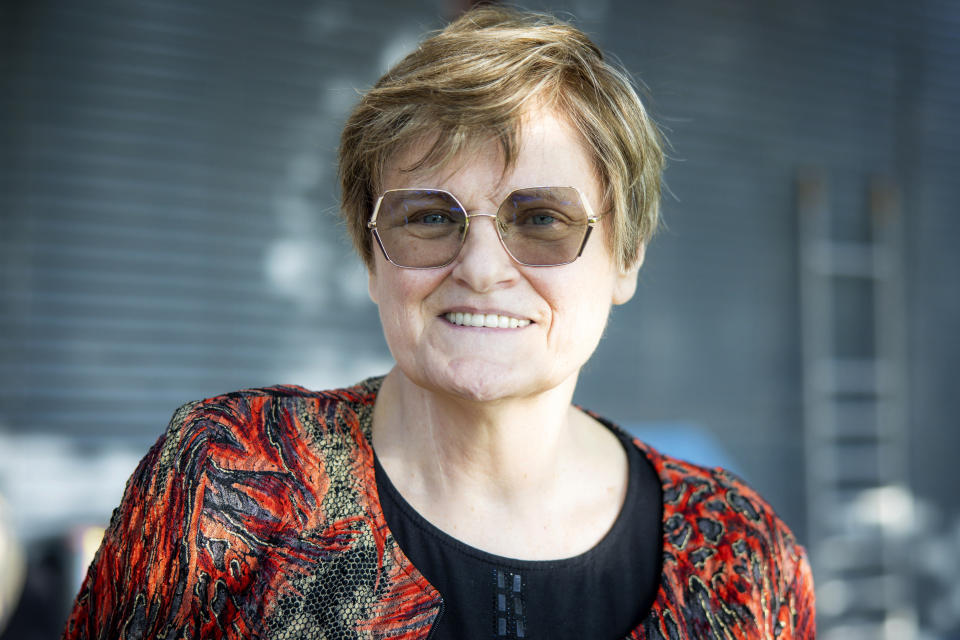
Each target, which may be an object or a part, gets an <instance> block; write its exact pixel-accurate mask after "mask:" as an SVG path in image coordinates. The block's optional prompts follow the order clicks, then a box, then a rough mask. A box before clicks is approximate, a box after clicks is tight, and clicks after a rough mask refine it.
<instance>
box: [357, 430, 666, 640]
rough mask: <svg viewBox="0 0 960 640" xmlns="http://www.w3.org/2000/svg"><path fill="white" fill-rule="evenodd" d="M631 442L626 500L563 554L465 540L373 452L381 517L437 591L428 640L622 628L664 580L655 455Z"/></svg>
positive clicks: (605, 632)
mask: <svg viewBox="0 0 960 640" xmlns="http://www.w3.org/2000/svg"><path fill="white" fill-rule="evenodd" d="M614 432H615V433H616V434H617V436H618V437H619V438H620V440H621V443H622V444H623V446H624V448H625V449H626V451H627V460H628V464H629V481H628V485H627V495H626V498H625V500H624V505H623V508H622V509H621V511H620V514H619V515H618V516H617V519H616V521H615V522H614V524H613V526H612V527H611V529H610V531H609V532H608V533H607V535H606V536H604V538H603V539H602V540H600V542H599V543H597V545H596V546H595V547H593V548H592V549H590V550H588V551H586V552H584V553H582V554H580V555H578V556H574V557H572V558H565V559H562V560H544V561H535V560H515V559H512V558H504V557H501V556H497V555H493V554H491V553H487V552H485V551H481V550H479V549H475V548H473V547H470V546H468V545H466V544H464V543H462V542H460V541H459V540H457V539H456V538H453V537H452V536H450V535H448V534H446V533H444V532H443V531H441V530H440V529H438V528H437V527H435V526H433V525H432V524H430V523H429V522H428V521H427V520H426V519H424V518H423V516H421V515H420V514H419V513H417V512H416V511H415V510H414V509H413V507H411V506H410V504H409V503H407V501H406V500H404V499H403V497H402V496H401V495H400V493H399V492H398V491H397V489H396V488H395V487H394V486H393V483H391V482H390V478H389V477H388V476H387V474H386V472H385V471H384V469H383V467H382V466H381V465H380V461H379V460H378V459H376V457H375V458H374V460H375V468H376V479H377V489H378V491H379V493H380V503H381V505H382V507H383V514H384V517H385V518H386V521H387V525H388V526H389V528H390V531H391V532H393V535H394V536H395V537H396V539H397V542H398V543H399V545H400V548H401V549H402V550H403V552H404V553H405V554H406V555H407V557H408V558H410V560H411V561H412V562H413V565H414V566H415V567H416V568H417V569H418V570H419V571H420V572H421V573H422V574H423V575H424V577H425V578H426V579H427V580H428V581H429V582H430V584H432V585H433V586H434V587H435V588H436V589H437V591H439V592H440V595H441V596H442V597H443V602H444V607H443V611H442V613H441V614H440V617H439V619H438V620H437V622H436V623H435V624H434V628H433V633H432V634H431V636H430V638H431V640H447V639H450V640H474V639H476V640H481V639H482V640H490V639H491V638H551V639H565V638H570V639H571V640H574V639H575V640H582V639H583V638H597V639H601V640H602V639H611V640H612V639H614V638H624V637H626V636H627V635H628V634H629V633H630V630H631V629H633V628H634V627H636V626H637V624H638V622H639V621H640V620H641V619H642V618H643V617H644V616H645V615H646V613H647V611H648V610H649V608H650V605H651V604H652V603H653V600H654V599H655V597H656V593H657V588H658V586H659V581H660V561H661V538H662V531H661V529H662V528H661V524H660V523H661V517H662V506H663V503H662V489H661V486H660V478H659V476H658V475H657V472H656V470H655V469H654V468H653V465H652V464H650V462H649V461H648V460H647V458H646V457H645V456H644V455H643V454H642V453H641V452H640V450H639V449H637V447H635V446H633V445H632V444H631V443H630V441H629V438H628V437H627V436H626V435H625V434H623V433H621V432H619V431H617V430H615V431H614Z"/></svg>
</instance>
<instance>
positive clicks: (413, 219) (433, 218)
mask: <svg viewBox="0 0 960 640" xmlns="http://www.w3.org/2000/svg"><path fill="white" fill-rule="evenodd" d="M452 222H454V220H453V218H451V217H450V214H449V213H448V212H446V211H439V210H436V209H433V210H427V211H418V212H417V213H415V214H414V215H412V216H409V217H408V218H407V224H423V225H443V224H450V223H452Z"/></svg>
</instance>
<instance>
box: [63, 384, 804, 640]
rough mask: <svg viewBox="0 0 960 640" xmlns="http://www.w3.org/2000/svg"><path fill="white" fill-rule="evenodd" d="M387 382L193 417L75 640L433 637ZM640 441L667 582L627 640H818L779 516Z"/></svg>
mask: <svg viewBox="0 0 960 640" xmlns="http://www.w3.org/2000/svg"><path fill="white" fill-rule="evenodd" d="M379 385H380V379H371V380H367V381H365V382H363V383H361V384H359V385H356V386H354V387H352V388H349V389H341V390H336V391H324V392H313V391H307V390H305V389H302V388H299V387H290V386H278V387H271V388H267V389H258V390H249V391H240V392H236V393H231V394H227V395H224V396H220V397H217V398H212V399H209V400H204V401H202V402H195V403H191V404H188V405H185V406H183V407H181V408H180V409H179V410H178V411H177V412H176V414H175V415H174V417H173V419H172V420H171V422H170V426H169V428H168V429H167V431H166V433H165V434H164V435H163V436H162V437H161V438H160V439H159V440H158V441H157V443H156V444H155V445H154V446H153V448H152V449H151V450H150V452H149V453H148V454H147V456H146V457H145V458H144V459H143V460H142V461H141V463H140V465H139V466H138V468H137V470H136V471H135V472H134V474H133V476H132V477H131V479H130V481H129V482H128V483H127V487H126V491H125V494H124V497H123V501H122V503H121V504H120V506H119V507H118V508H117V510H116V511H115V512H114V514H113V517H112V519H111V522H110V526H109V528H108V530H107V533H106V536H105V538H104V541H103V544H102V546H101V548H100V550H99V552H98V553H97V556H96V558H95V559H94V561H93V563H92V564H91V566H90V570H89V573H88V575H87V577H86V580H85V581H84V583H83V586H82V587H81V590H80V593H79V595H78V596H77V599H76V602H75V604H74V608H73V611H72V613H71V615H70V618H69V620H68V622H67V627H66V630H65V632H64V636H63V637H64V638H67V639H70V640H73V639H77V640H79V639H93V638H99V639H104V640H107V639H109V640H115V639H124V640H126V639H140V638H143V639H147V638H150V639H153V638H166V639H168V640H174V639H180V638H191V639H198V640H199V639H201V638H202V639H207V638H231V639H233V638H236V639H240V638H270V639H293V638H304V639H314V638H316V639H319V638H324V639H330V640H341V639H344V640H345V639H348V638H351V639H352V638H369V639H374V638H377V639H380V638H383V639H386V638H391V639H403V640H414V639H423V638H427V637H429V635H430V628H431V625H432V624H433V622H434V620H436V618H437V616H438V615H439V614H440V612H441V610H442V600H441V597H440V594H439V593H438V592H437V591H436V590H435V589H434V588H433V587H432V586H431V585H430V584H429V583H428V582H427V581H426V580H425V579H424V577H423V576H422V575H421V574H420V573H419V572H418V571H417V569H416V568H415V567H414V566H413V565H412V564H411V563H410V561H409V560H408V559H407V558H406V557H405V556H404V554H403V552H402V551H401V550H400V548H399V547H398V546H397V543H396V541H395V539H394V537H393V535H392V534H391V532H390V531H389V529H388V528H387V524H386V522H385V521H384V517H383V512H382V511H381V508H380V503H379V500H378V497H377V488H376V481H375V477H374V465H373V450H372V449H371V446H370V437H371V436H370V433H371V431H370V429H371V418H372V410H373V402H374V400H375V398H376V394H377V391H378V390H379ZM635 444H636V446H637V447H639V448H640V449H641V450H642V452H643V453H644V454H645V455H646V456H647V457H648V458H649V459H650V460H651V461H652V463H653V464H654V466H655V468H656V469H657V471H658V473H659V475H660V478H661V481H662V484H663V491H664V511H663V571H662V577H661V581H660V586H659V591H658V593H657V597H656V600H655V601H654V604H653V606H652V608H651V609H650V611H649V612H648V614H647V615H646V617H645V618H644V619H643V620H642V621H640V623H639V626H637V628H636V629H635V630H634V631H633V632H632V633H631V634H630V636H629V638H635V639H641V638H643V639H648V638H649V639H658V640H668V639H669V640H673V639H681V638H682V639H687V638H696V639H705V638H706V639H709V638H717V639H721V638H722V639H724V640H727V639H734V638H735V639H747V638H750V639H753V638H765V639H774V638H776V639H777V640H782V639H786V638H813V637H814V608H813V583H812V580H811V576H810V569H809V566H808V564H807V561H806V558H805V556H804V551H803V549H802V547H800V546H799V545H797V543H796V542H795V541H794V538H793V536H792V535H791V533H790V531H789V530H788V529H787V527H786V526H785V525H784V524H783V523H782V522H781V521H780V520H779V519H778V518H777V516H776V515H775V514H774V513H773V510H772V509H771V508H770V507H769V506H768V505H767V504H766V503H765V502H764V501H763V500H762V499H761V498H760V497H759V496H758V495H757V494H756V493H755V492H754V491H753V490H751V489H750V488H749V487H747V486H746V485H745V484H744V483H743V482H742V481H740V480H739V479H737V478H736V477H734V476H732V475H730V474H729V473H727V472H725V471H722V470H708V469H704V468H700V467H696V466H693V465H691V464H688V463H686V462H681V461H678V460H675V459H672V458H669V457H667V456H664V455H661V454H660V453H658V452H656V451H654V450H653V449H651V448H650V447H648V446H646V445H644V444H642V443H640V442H636V443H635Z"/></svg>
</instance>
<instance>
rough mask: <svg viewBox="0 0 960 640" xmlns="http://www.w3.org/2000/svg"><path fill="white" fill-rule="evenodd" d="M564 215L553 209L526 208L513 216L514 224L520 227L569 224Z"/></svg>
mask: <svg viewBox="0 0 960 640" xmlns="http://www.w3.org/2000/svg"><path fill="white" fill-rule="evenodd" d="M569 222H570V221H569V220H568V219H567V217H566V216H565V215H563V214H562V213H560V212H559V211H554V210H553V209H543V208H539V209H527V210H526V211H522V212H520V213H519V214H518V215H517V216H516V218H515V224H516V225H517V226H521V227H539V228H544V227H559V226H566V225H567V224H569Z"/></svg>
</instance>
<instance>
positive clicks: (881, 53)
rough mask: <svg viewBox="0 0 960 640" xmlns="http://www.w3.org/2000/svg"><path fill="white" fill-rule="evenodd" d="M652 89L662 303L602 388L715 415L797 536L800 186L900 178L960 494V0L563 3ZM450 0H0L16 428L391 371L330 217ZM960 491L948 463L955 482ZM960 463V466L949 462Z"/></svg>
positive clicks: (930, 401) (1, 300)
mask: <svg viewBox="0 0 960 640" xmlns="http://www.w3.org/2000/svg"><path fill="white" fill-rule="evenodd" d="M533 6H540V7H543V8H550V9H554V10H561V11H565V10H569V11H570V12H571V13H573V14H574V15H577V16H580V23H581V24H582V25H583V26H584V27H585V28H586V29H587V30H588V31H590V32H592V33H593V34H594V35H595V36H596V38H597V40H598V41H600V42H601V44H602V45H603V46H605V47H606V48H607V49H609V50H610V51H612V52H613V53H614V54H616V55H617V56H619V58H620V59H621V60H622V61H623V62H624V63H625V64H626V66H627V67H628V68H630V69H631V70H632V71H633V72H635V73H636V74H637V75H638V76H639V77H640V78H641V79H642V80H644V81H645V82H646V84H647V85H648V86H649V87H650V91H651V95H652V101H651V104H652V106H653V109H654V111H655V113H656V114H657V116H658V117H659V119H660V121H661V122H662V123H663V124H664V125H665V127H666V128H667V130H668V135H669V137H670V139H671V140H672V142H673V145H674V149H673V151H672V156H673V160H672V162H671V166H670V168H669V170H668V172H667V182H668V184H669V187H670V189H671V191H672V193H673V194H674V195H673V196H670V195H668V196H667V199H666V202H665V207H664V209H665V215H666V221H667V224H668V229H667V230H666V231H665V232H664V233H663V234H662V235H661V236H660V237H659V238H658V239H657V240H656V241H655V243H654V245H653V246H652V247H651V249H650V251H649V253H648V259H647V264H646V266H645V267H644V271H643V273H642V275H641V287H640V289H639V292H638V295H637V298H636V299H635V300H634V301H633V302H632V303H631V304H630V305H629V306H627V307H625V308H621V309H617V310H616V312H615V314H614V317H613V320H612V322H611V324H610V327H609V330H608V336H607V338H606V339H605V341H604V342H603V343H602V344H601V347H600V350H599V352H598V353H597V355H596V357H595V359H594V361H592V363H591V364H590V365H588V368H587V370H586V371H585V373H584V376H583V377H582V381H581V385H580V390H579V392H578V400H579V401H580V402H582V403H584V404H586V405H588V406H590V407H593V408H596V409H598V410H600V411H602V412H604V413H606V414H608V415H610V416H611V417H614V418H617V419H620V420H623V421H628V422H635V421H651V420H652V421H676V420H682V421H686V422H693V423H696V424H700V425H703V426H705V427H706V428H708V429H710V430H712V431H713V432H714V433H715V434H717V435H718V436H719V437H720V438H721V439H722V440H723V441H724V442H725V443H726V444H727V445H728V446H729V448H730V450H731V452H732V454H733V455H734V457H735V458H736V459H737V460H738V462H739V463H740V464H741V465H742V467H743V470H744V471H745V473H746V474H747V475H748V477H749V479H750V480H751V481H752V482H753V483H754V484H755V485H757V486H758V487H759V488H760V489H761V491H762V492H763V493H765V495H767V496H768V497H769V498H770V500H771V501H772V502H773V503H774V504H775V505H776V506H777V507H778V508H779V509H780V511H781V512H782V513H783V515H784V516H785V517H786V519H787V521H788V522H789V523H790V524H791V525H793V526H794V527H795V528H797V529H798V530H800V531H801V532H802V530H803V525H804V516H803V502H802V492H801V490H800V487H801V486H802V484H803V483H802V480H801V478H800V474H801V473H802V469H803V465H802V459H801V455H802V435H801V433H800V429H801V415H800V412H801V397H800V391H799V389H800V364H799V358H800V353H799V312H798V306H797V305H798V293H797V270H796V265H797V255H796V233H797V231H796V206H795V202H794V199H795V194H794V182H793V180H794V176H795V174H796V171H797V169H798V168H801V167H805V166H817V167H821V168H822V169H823V170H824V171H825V173H826V175H827V176H828V178H829V180H830V181H831V185H832V193H833V197H834V199H835V202H834V205H835V207H836V209H837V210H838V211H847V212H850V213H851V214H855V213H859V212H860V211H861V210H862V207H863V197H864V193H865V186H866V181H867V179H868V178H869V176H870V175H872V174H876V173H879V174H884V175H887V176H891V177H893V178H895V179H896V180H898V181H899V183H900V185H901V187H902V189H903V192H904V195H905V197H904V210H905V214H906V216H907V222H906V225H905V226H906V233H907V237H906V238H905V242H906V246H907V255H908V259H909V262H908V265H907V280H908V282H907V285H908V287H907V288H908V295H909V300H910V304H909V309H908V310H907V311H908V318H907V320H908V326H909V329H910V336H909V337H910V362H911V371H910V380H911V389H910V395H911V398H912V401H913V402H912V405H911V422H912V428H913V433H914V434H915V438H914V441H913V447H914V460H915V463H914V466H913V469H914V472H913V474H914V488H915V489H916V491H917V492H918V494H919V495H920V496H921V497H923V498H926V499H928V500H929V501H930V502H931V504H933V505H935V506H936V507H937V508H938V509H939V510H940V511H941V513H943V514H945V517H948V518H949V517H955V516H956V514H957V513H958V512H960V500H958V498H957V497H956V496H955V495H954V494H955V491H954V490H953V487H952V486H944V482H943V479H944V478H948V477H952V475H953V473H952V469H953V465H954V461H953V458H954V457H955V456H954V455H952V454H951V453H949V452H955V451H956V450H957V449H958V440H960V436H958V435H957V434H956V429H955V427H956V418H955V417H954V415H953V402H952V401H953V399H954V396H955V393H956V382H955V381H954V375H953V374H954V372H955V370H956V366H957V363H958V362H960V341H958V340H957V338H956V328H957V326H960V300H958V296H957V294H956V276H957V275H958V274H960V258H958V256H960V252H957V251H956V250H955V245H956V243H957V241H958V240H960V216H957V215H956V204H955V203H956V202H957V201H960V187H958V181H957V178H956V176H958V175H960V160H958V156H957V153H956V149H957V148H960V74H958V73H957V69H958V68H960V65H958V63H960V39H958V33H960V7H958V5H957V4H956V3H953V2H949V1H947V0H923V1H921V2H914V3H903V2H896V1H894V0H882V1H880V2H876V1H874V2H867V1H865V0H850V1H847V2H842V3H837V2H830V1H827V0H822V1H817V2H808V3H763V2H756V1H748V2H740V1H733V0H726V1H720V2H716V1H712V0H711V1H708V0H695V1H691V2H682V3H653V2H645V3H636V2H626V1H622V0H609V1H607V2H591V3H587V2H585V1H583V2H577V1H573V0H571V1H570V2H542V3H539V5H533ZM445 10H446V7H445V6H444V5H441V4H440V3H438V2H434V3H416V2H412V0H410V1H406V2H389V3H387V2H346V1H343V2H332V1H325V2H307V1H299V2H294V1H287V2H282V3H262V2H250V1H247V2H227V1H225V0H223V1H218V2H205V3H192V2H184V1H181V0H169V1H165V2H162V1H156V2H150V1H144V0H138V1H137V2H120V1H113V2H110V1H106V0H103V1H89V2H83V3H73V2H52V1H33V2H27V1H22V2H13V1H8V2H6V3H4V4H3V5H2V7H0V29H2V31H0V33H2V37H3V41H2V54H0V55H2V58H0V91H2V93H0V116H2V119H0V136H2V137H0V163H2V165H0V166H2V174H0V216H2V224H0V282H2V292H0V345H2V346H0V348H2V351H0V356H2V360H0V386H2V389H0V429H6V430H8V431H11V432H13V433H21V434H22V433H36V432H48V433H55V434H65V435H69V436H71V437H82V438H87V439H90V438H93V439H97V438H101V437H108V436H109V437H117V436H126V437H131V438H134V439H137V440H142V441H144V442H146V441H149V440H152V439H153V438H154V437H155V436H156V435H157V434H158V433H159V431H160V430H161V429H162V428H163V426H164V425H165V423H166V420H167V418H168V417H169V415H170V413H171V411H172V410H173V409H174V408H175V407H176V406H177V405H178V404H180V403H182V402H184V401H187V400H190V399H193V398H196V397H199V396H206V395H211V394H215V393H219V392H222V391H226V390H230V389H233V388H238V387H244V386H257V385H265V384H273V383H277V382H288V383H298V384H304V385H307V386H316V387H322V386H329V385H334V384H341V383H343V384H345V383H349V382H352V381H354V380H356V379H358V378H360V377H362V376H364V375H367V374H370V373H376V372H378V371H383V370H385V368H386V367H387V366H388V363H389V355H388V353H387V351H386V347H385V345H384V344H383V340H382V338H381V337H380V335H379V323H378V321H377V318H376V314H375V310H374V307H373V306H372V305H371V303H369V301H368V300H367V297H366V282H365V275H364V273H363V270H362V268H361V266H360V265H359V262H358V261H357V260H356V259H355V258H353V257H352V253H351V250H350V247H349V246H348V241H347V240H346V238H345V235H344V233H343V232H342V229H340V228H339V227H338V224H337V222H336V217H335V211H336V191H335V186H334V185H335V182H334V176H333V172H334V167H333V163H334V149H335V146H336V142H337V137H338V135H339V127H340V125H341V123H342V121H343V118H344V116H345V114H346V112H347V110H348V109H349V107H350V105H351V104H352V102H353V101H354V99H355V90H356V89H363V88H364V87H366V86H369V84H370V83H372V82H373V80H374V79H375V78H376V77H377V76H378V75H379V73H380V72H381V71H382V70H383V69H384V68H385V67H386V65H387V64H388V63H389V61H391V60H392V59H395V58H396V57H397V56H398V55H399V54H400V53H401V52H402V51H404V50H405V49H407V48H409V47H410V46H412V44H413V43H415V41H416V38H417V36H418V35H419V34H421V33H422V32H423V31H424V30H425V29H427V28H432V27H435V26H438V25H439V24H440V23H441V20H440V18H439V17H438V16H440V15H441V14H442V13H443V12H444V11H445ZM948 484H949V483H948ZM953 484H955V483H953Z"/></svg>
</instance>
